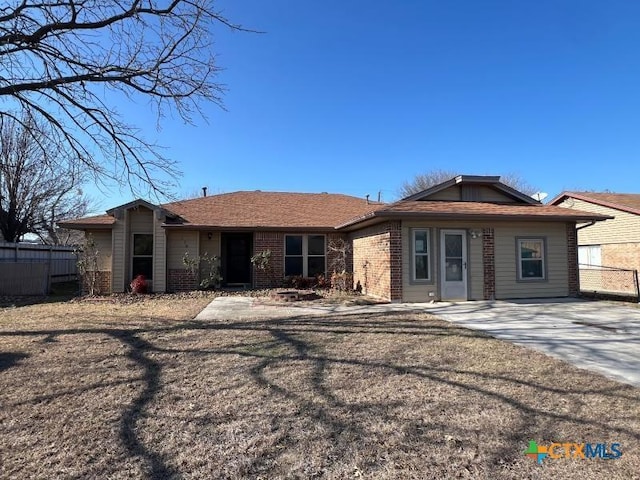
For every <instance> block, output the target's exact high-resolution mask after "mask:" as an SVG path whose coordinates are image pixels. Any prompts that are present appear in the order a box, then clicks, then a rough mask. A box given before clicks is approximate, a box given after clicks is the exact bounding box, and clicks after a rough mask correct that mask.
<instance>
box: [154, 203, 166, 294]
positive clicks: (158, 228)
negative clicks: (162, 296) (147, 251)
mask: <svg viewBox="0 0 640 480" xmlns="http://www.w3.org/2000/svg"><path fill="white" fill-rule="evenodd" d="M153 291H154V292H166V291H167V236H166V230H165V229H164V228H162V219H161V218H158V216H157V215H156V214H154V215H153Z"/></svg>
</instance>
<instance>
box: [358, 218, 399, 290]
mask: <svg viewBox="0 0 640 480" xmlns="http://www.w3.org/2000/svg"><path fill="white" fill-rule="evenodd" d="M352 241H353V281H354V284H355V285H360V286H361V287H362V292H363V293H366V294H367V295H373V296H375V297H380V298H384V299H386V300H391V301H400V300H402V230H401V224H400V222H399V221H395V222H387V223H383V224H380V225H376V226H374V227H370V228H366V229H363V230H361V231H359V232H357V233H355V234H354V235H353V237H352Z"/></svg>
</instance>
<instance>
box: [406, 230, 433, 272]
mask: <svg viewBox="0 0 640 480" xmlns="http://www.w3.org/2000/svg"><path fill="white" fill-rule="evenodd" d="M412 232H413V233H412V235H411V251H412V255H413V280H416V281H421V280H422V281H428V280H431V247H430V245H429V229H428V228H422V229H414V230H412Z"/></svg>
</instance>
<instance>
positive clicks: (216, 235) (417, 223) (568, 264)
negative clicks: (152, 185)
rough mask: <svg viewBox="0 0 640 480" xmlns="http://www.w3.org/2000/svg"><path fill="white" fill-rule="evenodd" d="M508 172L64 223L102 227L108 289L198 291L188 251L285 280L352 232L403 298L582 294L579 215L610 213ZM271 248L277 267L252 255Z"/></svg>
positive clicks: (374, 284)
mask: <svg viewBox="0 0 640 480" xmlns="http://www.w3.org/2000/svg"><path fill="white" fill-rule="evenodd" d="M499 178H500V177H487V176H458V177H455V178H453V179H451V180H449V181H447V182H444V183H442V184H439V185H437V186H435V187H432V188H429V189H427V190H425V191H423V192H420V193H418V194H415V195H412V196H410V197H407V198H405V199H403V200H400V201H398V202H395V203H392V204H386V205H385V204H377V203H370V202H368V201H367V200H365V199H361V198H356V197H350V196H347V195H338V194H328V193H321V194H307V193H281V192H261V191H255V192H235V193H227V194H222V195H213V196H209V197H201V198H196V199H192V200H186V201H182V202H174V203H169V204H165V205H153V204H151V203H148V202H146V201H144V200H136V201H134V202H131V203H128V204H126V205H121V206H119V207H116V208H113V209H111V210H109V211H107V213H106V215H99V216H96V217H87V218H82V219H78V220H71V221H65V222H62V226H63V227H65V228H75V229H81V230H84V231H86V232H87V233H92V234H93V238H94V239H95V241H96V243H97V244H98V245H99V249H100V251H102V252H103V253H104V257H103V258H102V260H101V266H100V268H101V274H100V278H101V280H102V283H103V287H104V290H105V291H113V292H122V291H124V290H125V289H126V287H127V285H128V284H129V282H130V281H131V279H132V278H133V277H134V276H135V275H136V274H139V273H142V274H144V275H145V276H147V277H148V278H150V279H151V283H152V287H153V290H154V291H156V292H162V291H167V290H168V291H175V290H185V289H192V288H195V287H196V285H197V280H198V279H197V274H196V275H192V274H191V273H190V272H189V270H188V269H186V267H185V266H184V264H183V256H184V254H185V252H189V255H190V256H191V257H192V258H195V257H197V256H198V255H202V254H203V253H204V252H207V253H208V254H209V255H218V256H220V258H221V262H222V276H223V284H226V285H230V286H232V285H247V286H254V287H267V286H278V285H277V284H279V283H281V282H282V279H283V278H284V277H285V276H289V275H303V276H314V275H316V274H325V273H331V272H326V270H327V269H328V266H329V265H331V263H332V258H331V256H330V252H329V251H328V244H329V242H330V241H331V240H332V239H334V238H336V239H337V238H342V239H344V240H346V241H347V242H348V243H350V244H351V246H352V250H353V252H352V256H351V258H350V259H349V261H348V269H349V270H350V271H352V272H353V276H354V284H355V285H359V286H360V287H361V288H362V290H363V292H365V293H368V294H371V295H374V296H377V297H381V298H384V299H387V300H391V301H428V300H432V299H433V300H479V299H493V298H499V299H506V298H525V297H562V296H569V295H575V294H577V293H578V273H577V250H576V248H577V244H576V223H579V222H596V221H600V220H605V219H607V218H608V217H607V216H604V215H599V214H594V213H587V212H583V211H578V210H569V209H566V208H560V207H557V206H549V205H541V204H540V203H539V202H537V201H536V200H534V199H532V198H531V197H528V196H527V195H525V194H523V193H521V192H518V191H516V190H514V189H513V188H511V187H508V186H507V185H504V184H503V183H501V182H500V181H499ZM265 249H269V250H271V252H272V257H271V266H272V272H271V275H267V274H266V273H265V272H263V271H259V270H254V269H252V267H251V263H250V258H251V256H252V255H254V254H256V253H259V252H261V251H263V250H265Z"/></svg>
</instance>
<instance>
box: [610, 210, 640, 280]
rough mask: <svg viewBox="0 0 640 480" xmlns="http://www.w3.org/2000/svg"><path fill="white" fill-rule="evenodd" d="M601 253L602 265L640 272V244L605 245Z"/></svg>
mask: <svg viewBox="0 0 640 480" xmlns="http://www.w3.org/2000/svg"><path fill="white" fill-rule="evenodd" d="M607 221H608V220H607ZM600 251H601V255H602V258H601V260H602V265H605V266H607V267H616V268H629V269H633V270H640V243H631V242H629V243H604V244H602V245H601V246H600Z"/></svg>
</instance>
